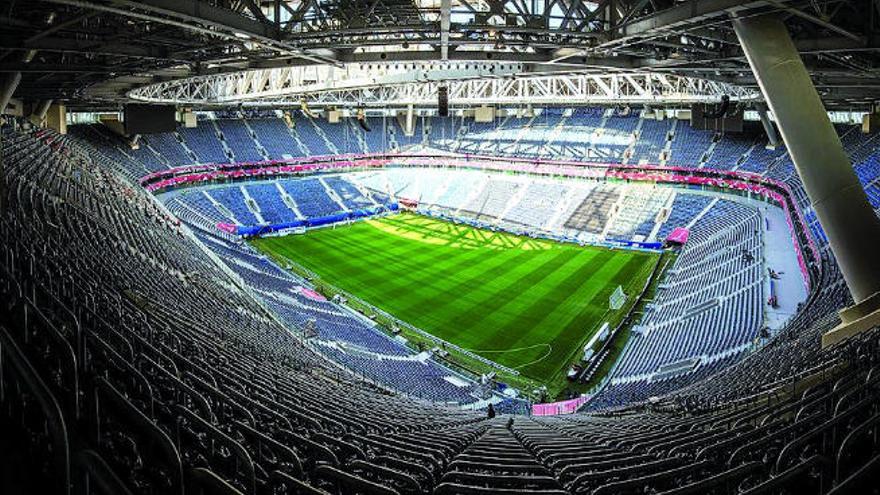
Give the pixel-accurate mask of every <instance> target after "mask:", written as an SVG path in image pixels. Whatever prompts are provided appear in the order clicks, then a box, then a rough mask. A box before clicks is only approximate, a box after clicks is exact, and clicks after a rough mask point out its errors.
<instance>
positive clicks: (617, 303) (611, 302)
mask: <svg viewBox="0 0 880 495" xmlns="http://www.w3.org/2000/svg"><path fill="white" fill-rule="evenodd" d="M624 303H626V294H625V293H624V292H623V286H621V285H618V286H617V288H616V289H614V292H612V293H611V297H609V298H608V306H609V307H610V308H611V309H612V310H615V311H616V310H618V309H620V308H622V307H623V304H624Z"/></svg>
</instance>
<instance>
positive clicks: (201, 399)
mask: <svg viewBox="0 0 880 495" xmlns="http://www.w3.org/2000/svg"><path fill="white" fill-rule="evenodd" d="M3 133H4V136H3V137H4V139H3V141H2V146H3V156H4V165H5V166H4V169H3V173H4V175H5V177H4V180H5V181H6V184H8V186H9V187H6V188H4V189H3V191H2V193H3V195H4V197H3V203H4V205H5V208H4V209H3V210H2V212H0V225H2V229H3V232H4V234H10V233H13V232H14V233H15V235H14V236H12V235H4V256H3V258H2V264H0V267H2V270H0V291H2V293H3V296H4V304H5V309H7V311H4V312H3V315H2V319H0V353H2V358H3V359H2V360H0V366H2V371H3V372H2V373H0V385H2V390H3V391H4V393H3V394H2V395H0V402H2V405H3V408H2V412H0V416H2V418H3V422H4V424H5V425H7V424H8V425H16V427H15V428H14V429H11V430H10V431H12V432H13V438H11V441H12V442H14V445H19V443H18V442H17V440H18V439H19V438H26V439H27V442H26V443H25V445H30V446H31V448H30V449H22V450H21V451H18V452H20V454H21V455H22V456H26V457H29V458H36V459H38V460H39V462H37V463H35V464H34V465H35V466H39V467H38V468H37V469H45V470H46V472H47V473H50V475H47V476H42V477H39V478H36V479H34V480H33V482H34V483H35V484H38V485H44V486H45V487H46V490H43V491H42V492H49V491H52V492H67V491H69V490H70V486H71V485H73V486H74V488H76V490H77V492H79V491H85V490H86V488H85V487H89V489H90V490H92V491H93V492H97V493H129V492H130V493H183V492H184V491H186V492H188V493H249V494H257V493H311V494H319V493H329V494H343V493H346V494H347V493H370V494H394V493H439V494H442V493H467V494H480V493H494V494H508V493H509V494H512V493H542V494H563V493H599V494H601V493H606V494H608V493H659V492H670V493H739V492H745V491H748V492H749V493H780V492H781V493H820V492H821V493H825V492H828V491H831V490H834V491H835V493H864V492H869V490H870V489H871V487H875V486H876V472H877V471H876V469H875V467H874V466H876V464H877V462H878V461H877V455H878V451H880V449H878V445H877V443H876V437H875V435H874V432H875V431H876V424H877V418H878V413H877V410H876V404H877V403H878V401H880V392H878V387H877V386H876V385H877V380H878V378H877V377H878V375H877V368H878V366H880V361H878V356H880V335H878V332H877V331H876V330H875V331H872V332H868V333H865V334H863V335H861V336H859V337H858V338H855V339H852V340H851V341H847V342H845V343H843V345H839V346H836V347H833V348H831V349H827V350H822V349H820V348H819V344H818V338H817V337H818V335H819V334H820V333H821V332H822V331H824V330H825V329H827V328H829V327H830V326H833V325H834V324H836V315H835V314H834V312H833V311H834V310H835V309H836V308H839V307H840V306H841V305H842V304H845V303H846V302H847V300H846V289H845V287H843V286H842V284H840V277H839V273H837V272H836V271H835V269H834V265H833V263H828V259H827V258H826V266H824V267H823V268H824V269H823V271H822V277H821V279H819V280H818V281H817V282H818V291H817V294H821V295H822V296H821V297H813V298H811V300H810V301H809V302H808V304H807V305H806V306H805V308H804V310H803V311H802V312H801V313H799V315H798V317H797V318H796V319H795V320H793V321H792V322H790V323H789V324H788V326H787V327H786V329H785V330H784V331H783V332H781V333H780V334H779V335H778V336H776V337H775V338H774V339H773V340H771V342H770V343H769V344H768V345H767V346H765V347H763V348H762V349H761V350H758V351H756V352H754V353H752V354H750V355H749V356H748V357H746V358H745V359H743V360H741V361H739V362H738V363H736V364H730V363H727V364H730V365H729V366H726V367H724V368H723V369H721V368H712V367H707V369H710V371H711V373H712V379H711V380H695V381H694V382H692V383H690V384H687V383H685V384H684V388H681V389H679V390H678V391H676V392H673V393H671V394H670V393H666V392H664V393H665V394H666V395H665V396H663V397H659V398H657V399H656V400H654V401H652V402H650V403H648V402H635V403H633V402H624V401H623V400H615V401H611V402H609V403H616V404H625V405H624V406H623V407H622V408H618V409H615V410H608V409H603V410H601V411H599V412H596V413H591V414H578V415H572V416H566V417H551V418H538V417H535V418H527V417H521V416H518V417H508V416H505V417H499V418H495V419H485V416H484V415H483V414H480V413H475V412H470V411H466V410H459V409H454V408H450V407H445V406H443V405H438V404H436V403H433V404H428V403H426V402H423V401H421V400H419V399H418V398H414V397H408V396H407V395H409V394H410V393H411V392H417V391H418V390H420V387H418V386H416V385H417V384H418V383H422V382H429V381H434V380H435V378H436V375H434V373H443V372H442V371H439V368H433V367H431V366H425V367H423V368H418V366H423V365H422V364H421V363H416V362H412V361H400V362H397V363H395V364H392V365H389V366H388V367H387V368H384V369H383V370H381V371H379V370H376V371H371V372H369V373H370V374H367V373H363V374H361V375H358V374H357V373H352V372H350V371H346V369H344V368H340V367H338V364H337V363H340V362H342V363H345V362H354V361H356V360H358V361H365V363H363V368H362V369H367V368H368V367H369V366H370V365H376V364H377V363H376V360H375V359H372V360H371V359H369V357H368V356H366V355H363V354H362V355H360V356H359V355H357V354H356V353H352V352H346V351H343V350H340V349H343V347H339V346H337V347H333V346H330V345H327V344H317V343H314V342H311V339H308V338H305V337H304V336H300V335H299V334H298V333H294V332H298V331H300V330H301V329H298V328H296V329H294V331H291V327H288V326H286V325H282V324H281V323H280V322H279V321H278V320H276V317H277V314H276V313H275V312H270V311H268V310H267V309H266V306H265V304H266V303H265V302H261V299H260V298H257V297H255V296H254V295H253V294H251V293H250V292H249V291H250V290H251V289H247V287H246V285H242V284H240V283H239V278H243V277H244V276H245V275H241V274H243V273H247V272H246V270H247V271H250V272H253V274H251V275H246V276H247V277H254V278H255V279H256V278H259V279H260V280H263V281H264V282H263V283H266V284H272V283H274V280H275V279H280V278H281V277H282V276H284V277H286V276H287V275H286V274H285V273H284V272H280V273H279V272H274V273H275V274H274V275H273V272H272V271H271V270H272V268H270V267H271V265H260V264H258V263H257V262H256V260H255V259H254V257H253V255H248V254H247V253H246V252H245V251H243V250H241V249H239V248H240V246H234V245H231V244H230V243H229V242H228V240H221V241H215V240H206V239H203V240H202V241H199V242H197V238H196V237H194V235H195V236H201V237H202V238H204V236H205V234H204V233H196V234H193V233H191V232H190V230H189V229H188V228H186V227H182V226H180V225H179V224H178V223H177V220H176V219H175V218H174V217H172V216H170V215H168V214H167V213H166V212H165V210H164V209H163V208H162V207H161V206H160V205H158V204H157V203H156V202H155V200H154V199H153V198H151V197H149V196H148V195H147V194H146V193H144V192H143V191H142V190H140V189H138V188H137V187H136V186H132V185H131V184H130V183H129V182H128V181H127V180H126V179H124V178H122V176H120V175H117V173H116V171H117V170H120V167H121V168H122V169H123V170H127V167H128V166H129V165H130V162H128V161H126V162H125V163H119V162H118V161H116V160H115V159H114V158H113V157H112V156H110V155H109V154H108V155H104V154H103V153H92V152H91V150H92V148H85V147H83V146H84V145H83V143H82V141H81V140H80V139H79V138H68V137H63V136H59V135H57V134H55V133H52V132H47V131H36V132H33V131H15V130H10V129H8V128H6V129H3ZM303 182H307V181H303ZM311 182H316V181H314V180H312V181H311ZM317 185H318V186H320V184H317ZM314 189H315V190H316V192H315V195H317V193H318V192H321V193H322V194H324V195H325V196H326V193H325V189H324V188H323V186H321V189H319V190H318V189H316V188H314ZM203 197H204V195H203ZM241 198H245V196H244V194H243V193H242V194H241ZM241 198H238V197H237V199H235V200H234V201H235V202H236V203H238V202H239V201H241ZM205 199H206V200H208V198H205ZM328 199H329V198H328ZM463 199H464V198H462V200H463ZM208 203H209V204H210V201H208ZM200 207H205V211H208V212H209V211H210V210H208V209H207V208H208V205H206V204H204V203H202V204H201V205H200ZM210 207H214V206H213V204H210ZM716 207H717V208H718V209H717V211H716V212H714V213H707V214H706V215H704V216H708V218H706V219H705V220H703V221H706V222H725V225H726V227H725V231H726V229H730V230H731V231H730V233H729V235H730V236H731V238H732V239H733V240H734V241H736V242H740V241H741V242H742V243H744V244H746V243H749V242H752V241H750V240H749V237H750V236H749V235H747V233H748V229H749V228H751V225H752V224H751V222H752V220H751V217H750V216H749V214H748V213H747V212H746V211H743V210H742V209H741V208H738V207H736V206H731V205H727V206H723V205H722V206H719V204H716V205H715V206H713V208H712V210H715V209H716ZM674 209H675V206H674V205H673V210H674ZM729 217H731V219H732V220H734V221H733V222H732V223H731V224H727V223H726V222H727V219H728V218H729ZM737 229H739V230H737ZM218 239H219V237H218ZM697 240H698V241H699V242H696V243H695V244H694V245H695V246H696V247H695V252H694V253H693V255H690V254H688V252H684V253H683V254H682V257H683V258H689V257H691V256H692V257H693V265H691V264H690V263H688V265H687V266H692V267H693V268H692V269H690V270H688V272H687V273H686V272H685V271H682V272H681V274H678V275H676V278H679V279H684V278H685V277H686V276H687V277H689V276H691V275H690V274H691V272H693V276H695V277H696V276H699V267H697V266H696V260H697V258H698V257H699V255H700V254H701V253H705V252H712V250H713V247H712V243H713V236H712V235H708V236H706V237H701V234H697ZM207 245H215V246H217V247H218V249H226V251H221V252H223V253H226V254H227V255H228V256H230V257H232V256H235V257H236V259H240V260H241V261H242V263H248V264H250V265H252V266H253V267H255V268H257V270H250V268H247V267H245V266H244V265H238V266H239V268H232V267H233V266H236V265H237V264H236V263H235V262H234V261H231V262H230V263H228V264H219V263H217V262H216V261H215V260H216V255H212V254H210V253H209V252H207V251H205V249H204V248H205V246H207ZM224 246H225V247H224ZM704 250H705V251H704ZM715 251H717V249H715ZM233 252H234V253H235V254H233ZM238 253H241V254H238ZM212 256H214V257H212ZM720 256H723V253H721V254H720ZM686 261H687V260H686ZM718 261H719V262H720V263H723V262H724V260H723V259H719V260H718ZM730 264H731V265H735V263H730ZM683 266H684V265H683ZM733 268H734V267H733V266H731V267H730V269H733ZM267 287H269V285H267ZM272 287H275V289H276V290H273V292H278V291H277V289H278V287H277V286H272ZM206 295H207V296H208V297H206ZM291 300H296V301H298V302H300V303H302V304H303V305H304V306H308V307H309V308H308V309H307V310H308V311H313V312H315V313H321V312H320V311H318V309H327V310H328V311H331V312H332V311H333V310H332V309H328V307H325V306H324V305H323V303H319V302H316V301H313V300H310V299H309V300H307V299H303V298H300V297H299V296H298V295H297V294H295V293H291ZM324 314H326V313H322V315H324ZM322 318H323V319H326V320H327V321H328V324H327V329H328V330H321V331H326V332H328V333H326V334H325V335H326V336H327V338H328V339H337V340H343V339H342V338H341V337H340V335H344V336H348V335H351V334H353V333H354V332H355V330H350V331H349V330H340V329H338V328H333V325H332V324H330V323H329V322H330V321H336V315H333V314H329V315H328V316H326V317H325V316H322ZM316 319H317V316H316ZM347 332H350V333H347ZM652 334H653V333H652ZM652 334H649V335H652ZM374 337H375V335H373V334H368V333H366V332H364V333H358V334H357V336H351V337H350V338H351V339H353V340H352V341H351V344H352V345H353V346H361V345H362V344H367V345H370V346H372V345H380V344H378V342H374V341H373V340H372V339H373V338H374ZM354 339H358V340H354ZM362 339H366V340H362ZM321 340H323V338H322V339H321ZM381 345H387V346H389V347H388V348H387V350H388V351H389V353H392V354H393V352H395V351H393V350H392V346H395V345H396V344H394V343H393V342H385V341H383V344H381ZM725 345H727V344H725ZM319 347H323V348H324V349H323V351H324V352H321V351H322V349H318V348H319ZM719 348H720V347H719ZM350 349H354V347H352V348H350ZM331 355H332V357H333V359H332V360H331V359H328V357H330V356H331ZM366 361H370V364H367V363H366ZM718 362H721V360H719V361H718ZM386 364H387V363H386ZM636 364H637V363H634V365H636ZM393 367H396V368H397V369H396V371H389V370H391V369H392V368H393ZM634 369H635V368H634ZM385 372H388V373H391V374H392V375H394V377H400V376H405V377H413V378H412V380H411V381H410V382H409V383H401V384H399V387H400V388H401V390H403V391H404V392H405V394H401V393H393V392H390V391H389V390H388V388H386V387H383V386H381V385H379V383H378V380H376V378H378V377H380V376H382V373H385ZM704 376H708V375H704ZM388 379H394V378H393V377H390V376H389V378H388ZM664 382H668V380H666V381H664ZM679 385H682V384H681V383H680V384H679ZM436 390H437V391H438V392H437V393H439V394H444V395H447V396H455V395H456V394H457V393H460V392H461V390H459V389H458V388H456V389H455V390H450V389H448V388H439V387H438V388H437V389H436ZM626 393H628V392H626V391H622V392H621V394H626ZM441 397H442V396H441ZM432 398H433V396H432ZM441 400H442V399H441ZM78 424H81V425H83V427H82V428H75V427H74V426H75V425H78Z"/></svg>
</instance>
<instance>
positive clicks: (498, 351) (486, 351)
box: [466, 343, 553, 370]
mask: <svg viewBox="0 0 880 495" xmlns="http://www.w3.org/2000/svg"><path fill="white" fill-rule="evenodd" d="M536 347H544V348H546V352H545V353H544V355H543V356H541V357H539V358H538V359H535V360H532V361H529V362H528V363H524V364H520V365H519V366H511V368H512V369H515V370H520V369H523V368H525V367H526V366H531V365H533V364H535V363H540V362H541V361H543V360H545V359H547V357H548V356H550V354H551V353H552V352H553V346H552V345H550V344H546V343H545V344H532V345H528V346H525V347H517V348H516V349H503V350H501V349H482V350H479V349H466V350H467V351H469V352H474V353H477V354H503V353H505V352H519V351H527V350H529V349H534V348H536Z"/></svg>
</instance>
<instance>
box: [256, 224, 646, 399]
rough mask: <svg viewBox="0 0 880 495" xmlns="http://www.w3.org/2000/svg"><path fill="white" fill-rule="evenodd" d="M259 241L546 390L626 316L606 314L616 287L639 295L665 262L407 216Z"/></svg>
mask: <svg viewBox="0 0 880 495" xmlns="http://www.w3.org/2000/svg"><path fill="white" fill-rule="evenodd" d="M254 245H255V246H256V247H257V248H258V249H260V250H262V251H264V252H266V253H268V254H270V255H271V256H273V257H275V258H276V259H281V260H283V259H284V258H287V259H290V260H292V261H295V262H296V263H299V264H300V265H303V266H305V267H306V268H308V269H309V270H311V271H313V272H315V273H317V274H318V276H320V277H321V278H322V279H323V280H325V281H327V282H329V283H330V284H332V285H335V286H337V287H339V288H341V289H343V290H345V291H347V292H349V293H351V294H354V295H356V296H358V297H360V298H361V299H364V300H366V301H367V302H369V303H371V304H373V305H375V306H377V307H379V308H381V309H383V310H385V311H387V312H388V313H390V314H392V315H394V316H396V317H397V318H400V319H401V320H403V321H406V322H408V323H410V324H412V325H415V326H417V327H419V328H421V329H422V330H424V331H426V332H428V333H431V334H433V335H435V336H437V337H440V338H441V339H443V340H446V341H448V342H451V343H453V344H456V345H458V346H460V347H463V348H465V349H469V350H471V351H473V352H475V353H477V354H480V355H482V356H484V357H486V358H488V359H491V360H492V361H495V362H497V363H500V364H503V365H505V366H508V367H511V368H515V369H518V370H519V371H520V373H522V374H523V375H524V376H526V377H529V378H532V379H535V380H537V381H540V382H543V383H547V382H548V381H550V380H555V379H557V378H558V377H559V376H560V375H561V373H563V372H565V371H566V370H567V368H568V366H569V365H570V364H571V363H572V362H573V361H574V360H575V356H577V355H578V354H579V353H580V352H581V349H582V347H583V343H584V342H585V340H586V339H587V338H588V337H590V336H591V335H592V334H593V333H594V332H595V331H597V330H598V329H599V327H601V325H602V323H603V322H605V321H608V320H609V319H612V320H614V321H616V318H615V317H618V318H619V316H620V315H615V314H612V312H610V311H609V309H608V297H609V295H610V294H611V293H612V292H613V291H614V289H615V288H616V287H617V286H618V285H622V286H623V287H624V290H625V292H626V293H627V294H629V295H633V294H636V293H637V292H638V291H639V290H641V288H642V287H643V286H644V284H645V281H646V279H647V278H648V276H649V275H650V273H651V269H652V268H653V264H654V262H655V260H656V258H657V255H656V254H652V253H644V252H637V251H629V250H611V249H604V248H598V247H581V246H577V245H573V244H560V243H556V242H551V241H545V240H535V239H530V238H526V237H519V236H515V235H511V234H507V233H500V232H491V231H488V230H481V229H475V228H472V227H467V226H464V225H456V224H453V223H450V222H445V221H441V220H437V219H433V218H428V217H423V216H419V215H414V214H408V213H404V214H399V215H394V216H390V217H385V218H381V219H374V220H368V221H362V222H357V223H354V224H351V225H346V226H338V227H335V228H324V229H320V230H314V231H310V232H308V233H307V234H304V235H290V236H286V237H267V238H262V239H257V240H255V241H254ZM625 309H626V306H625V307H624V308H623V309H622V310H620V311H624V310H625Z"/></svg>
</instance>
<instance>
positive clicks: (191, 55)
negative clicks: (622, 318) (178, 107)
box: [0, 0, 880, 108]
mask: <svg viewBox="0 0 880 495" xmlns="http://www.w3.org/2000/svg"><path fill="white" fill-rule="evenodd" d="M0 7H2V9H0V12H2V14H0V15H2V16H3V17H2V23H3V29H2V41H0V43H2V46H0V50H2V55H0V57H2V58H0V70H2V71H3V72H16V71H20V72H22V73H23V77H24V79H23V81H22V83H21V85H20V86H19V90H18V92H17V93H16V96H19V97H23V98H28V99H46V98H54V99H64V100H67V101H68V104H69V105H71V106H74V107H75V106H77V105H85V104H88V105H90V106H94V104H95V102H96V101H97V102H105V103H106V104H108V105H114V104H116V103H118V102H120V101H125V100H126V99H127V98H128V94H129V91H130V90H132V89H133V88H137V87H141V86H144V85H148V84H152V83H160V82H164V81H169V80H176V79H180V78H184V77H193V76H205V75H210V74H219V73H228V72H235V71H241V70H244V69H271V68H278V67H292V66H301V65H316V64H320V65H329V66H334V67H337V68H341V67H347V66H350V65H346V64H352V63H365V64H369V63H378V62H401V63H403V62H411V63H415V62H418V61H434V62H443V61H450V62H470V63H477V62H478V63H480V64H483V65H493V66H500V65H502V64H508V65H510V64H515V65H516V66H517V67H518V69H517V70H518V73H520V74H531V75H535V74H541V75H549V74H557V75H559V74H567V73H570V72H572V71H577V72H579V73H580V74H583V73H585V72H587V73H593V74H596V73H598V74H604V73H607V72H609V71H613V72H615V73H619V72H621V71H636V72H639V73H644V72H646V71H651V72H653V73H666V74H675V75H680V76H693V77H696V78H698V79H702V80H705V79H709V80H713V81H718V82H724V83H729V84H732V85H734V86H738V87H744V88H749V87H754V84H755V83H754V79H753V76H752V74H751V71H750V70H749V68H748V64H747V63H746V61H745V59H744V56H743V53H742V50H741V48H740V47H739V44H738V42H737V40H736V36H735V35H734V33H733V31H732V28H731V26H730V18H731V16H748V15H753V14H759V13H766V12H778V13H779V15H782V16H784V17H785V18H786V22H787V24H788V25H789V29H790V30H791V32H792V35H793V37H794V39H795V41H796V43H797V46H798V47H799V49H800V51H801V53H802V55H803V56H804V58H805V61H806V63H807V66H808V67H809V69H810V70H811V72H812V74H813V77H814V79H815V82H816V85H817V87H818V89H819V91H820V92H821V93H822V95H823V97H824V98H825V100H826V102H827V103H829V104H831V105H832V106H837V107H843V108H856V107H860V106H861V107H864V106H865V105H866V103H867V102H870V101H872V100H876V96H875V95H876V92H877V89H878V86H880V78H878V68H877V66H878V48H880V45H878V43H877V33H878V26H877V19H880V3H878V2H875V1H871V0H855V1H845V0H828V1H821V0H809V1H783V0H762V1H742V0H739V1H736V0H690V1H684V2H681V1H672V0H600V1H598V2H589V1H582V0H533V1H529V2H526V1H523V0H507V1H505V0H478V1H474V0H370V1H367V0H138V1H133V0H32V1H28V2H21V1H12V0H0Z"/></svg>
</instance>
